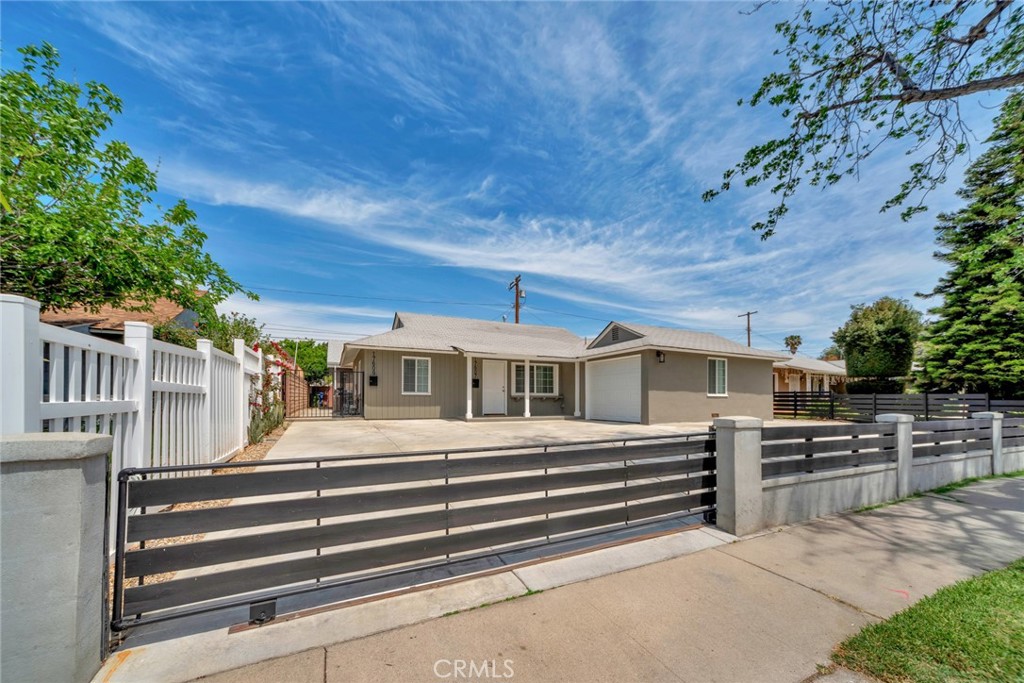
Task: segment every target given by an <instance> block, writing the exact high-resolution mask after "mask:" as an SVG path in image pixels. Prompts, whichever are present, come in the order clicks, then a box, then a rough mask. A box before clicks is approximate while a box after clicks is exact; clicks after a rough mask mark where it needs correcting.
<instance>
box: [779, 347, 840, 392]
mask: <svg viewBox="0 0 1024 683" xmlns="http://www.w3.org/2000/svg"><path fill="white" fill-rule="evenodd" d="M772 372H773V375H774V387H775V391H815V392H822V393H823V392H827V391H837V390H838V391H842V387H843V386H844V385H845V384H846V361H843V360H839V361H828V360H819V359H817V358H811V357H810V356H802V355H800V354H793V356H792V357H789V358H786V360H781V361H778V362H777V363H775V365H774V368H773V371H772Z"/></svg>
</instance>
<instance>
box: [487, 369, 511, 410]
mask: <svg viewBox="0 0 1024 683" xmlns="http://www.w3.org/2000/svg"><path fill="white" fill-rule="evenodd" d="M506 377H508V372H507V371H506V364H505V361H503V360H485V361H484V376H483V386H482V387H481V391H483V413H484V415H508V402H507V401H506V400H505V378H506Z"/></svg>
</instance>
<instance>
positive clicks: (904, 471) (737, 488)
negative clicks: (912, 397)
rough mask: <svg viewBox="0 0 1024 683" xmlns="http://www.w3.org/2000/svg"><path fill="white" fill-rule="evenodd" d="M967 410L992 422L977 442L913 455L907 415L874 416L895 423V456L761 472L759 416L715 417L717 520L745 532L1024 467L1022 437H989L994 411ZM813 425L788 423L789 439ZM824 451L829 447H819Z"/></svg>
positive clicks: (810, 432) (811, 431)
mask: <svg viewBox="0 0 1024 683" xmlns="http://www.w3.org/2000/svg"><path fill="white" fill-rule="evenodd" d="M974 417H975V418H977V419H982V420H992V422H991V424H992V427H993V429H992V434H993V438H992V439H991V440H990V441H982V442H980V443H981V444H982V445H981V446H980V447H978V448H975V449H974V450H970V449H969V450H967V452H963V453H944V454H941V455H920V454H919V455H917V456H915V454H914V445H913V442H912V432H911V430H912V428H913V427H912V425H913V422H912V420H913V418H912V417H911V416H909V415H885V416H879V418H878V420H879V422H886V423H889V422H891V423H896V424H894V425H893V426H892V429H893V430H895V432H896V435H895V439H896V440H895V444H896V447H895V449H894V450H890V451H888V453H890V454H893V455H892V456H890V457H893V456H894V457H895V459H896V461H895V462H878V461H877V460H878V458H875V462H874V463H871V462H870V460H868V459H866V461H865V462H866V464H863V465H859V466H850V465H847V466H844V467H841V468H835V469H824V470H822V471H817V472H810V473H804V472H800V473H797V474H791V475H787V476H767V477H763V476H762V463H763V462H768V461H765V460H763V459H762V449H763V448H764V447H765V444H764V443H763V442H762V440H761V434H762V426H763V423H762V421H761V420H758V419H756V418H752V417H729V418H720V419H717V420H715V427H716V430H717V442H718V453H717V457H718V510H717V515H718V526H719V527H720V528H722V529H724V530H726V531H729V532H730V533H734V534H737V535H745V534H750V533H754V532H757V531H760V530H762V529H765V528H769V527H773V526H780V525H784V524H794V523H799V522H803V521H806V520H809V519H814V518H816V517H821V516H824V515H831V514H835V513H839V512H845V511H848V510H857V509H860V508H863V507H869V506H872V505H879V504H882V503H887V502H891V501H895V500H898V499H900V498H904V497H906V496H910V495H913V494H915V493H920V492H923V491H930V490H932V489H935V488H938V487H941V486H945V485H946V484H951V483H954V482H958V481H962V480H964V479H971V478H975V477H986V476H990V475H992V474H1005V473H1010V472H1020V471H1024V445H1021V444H1019V443H1013V444H1012V445H1006V446H1004V445H1003V444H1002V437H1001V436H1000V437H999V438H996V437H995V434H996V433H999V434H1002V428H1001V423H1002V416H1001V415H999V414H997V413H976V414H975V416H974ZM993 418H994V419H993ZM925 424H927V423H925ZM996 425H1000V427H998V428H997V427H996ZM816 429H821V428H817V427H814V426H808V427H806V428H802V427H798V428H795V429H793V430H791V431H794V432H796V431H800V434H799V435H797V436H794V437H793V439H792V440H793V441H800V438H799V437H800V436H803V437H806V438H807V440H808V441H810V440H812V439H814V438H817V437H815V430H816ZM832 429H835V428H832ZM1018 429H1019V428H1018ZM804 432H806V434H804ZM890 433H891V432H890ZM1018 440H1019V439H1015V440H1014V441H1018ZM824 443H825V444H828V443H829V442H828V441H825V442H824ZM890 447H891V446H890ZM825 450H826V451H828V450H832V451H836V450H838V449H835V448H832V449H827V448H826V449H825ZM872 450H873V449H872ZM857 452H858V451H853V453H857ZM826 455H835V454H829V453H827V452H826ZM866 455H869V456H870V455H875V456H877V455H879V453H878V452H877V451H876V452H874V453H866ZM844 457H850V456H844ZM853 457H857V456H853ZM808 462H813V461H808ZM901 480H902V482H901Z"/></svg>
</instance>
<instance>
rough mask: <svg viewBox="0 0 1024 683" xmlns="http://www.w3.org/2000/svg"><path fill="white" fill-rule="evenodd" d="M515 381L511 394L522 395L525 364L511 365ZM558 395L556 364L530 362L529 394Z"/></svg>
mask: <svg viewBox="0 0 1024 683" xmlns="http://www.w3.org/2000/svg"><path fill="white" fill-rule="evenodd" d="M512 372H513V373H514V377H515V383H514V384H513V388H512V394H513V395H515V396H522V395H523V393H524V392H525V391H526V365H524V364H523V363H514V364H513V365H512ZM557 395H558V366H557V365H551V364H546V363H530V396H557Z"/></svg>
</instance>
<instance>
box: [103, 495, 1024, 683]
mask: <svg viewBox="0 0 1024 683" xmlns="http://www.w3.org/2000/svg"><path fill="white" fill-rule="evenodd" d="M695 534H698V535H701V538H703V539H704V540H700V539H699V538H698V536H695ZM724 539H725V535H722V534H719V533H718V532H716V531H715V530H707V529H702V530H696V531H689V532H684V533H682V534H676V535H674V536H668V537H662V538H659V539H653V540H650V541H642V542H638V543H634V544H630V545H628V546H622V547H621V548H616V549H609V550H607V551H598V552H596V553H591V554H590V555H582V556H577V557H574V558H568V559H563V560H556V561H553V562H549V563H544V564H537V565H533V566H531V567H527V568H524V569H518V570H515V571H507V572H504V573H500V574H496V575H492V576H489V577H485V578H480V579H475V580H469V581H464V582H461V583H455V584H451V585H449V586H444V587H442V588H436V589H431V590H427V591H421V592H418V593H411V594H407V595H402V596H399V597H396V598H388V599H386V600H381V601H377V602H371V603H365V604H362V605H358V606H355V607H346V608H343V609H338V610H333V611H331V612H326V613H321V614H316V615H313V616H308V617H303V618H300V619H295V620H292V621H285V622H282V623H278V624H272V625H268V626H264V627H262V628H259V629H251V630H246V631H241V632H238V633H235V634H232V635H226V633H219V632H210V633H207V634H203V636H202V640H199V639H198V638H199V636H192V637H190V638H188V639H182V641H183V642H181V643H179V644H178V646H177V647H178V651H177V658H176V660H175V657H174V652H173V648H174V647H175V646H174V644H173V643H169V642H164V643H159V644H154V645H151V646H146V647H142V648H136V650H134V651H132V654H131V655H129V656H127V657H124V661H123V662H122V664H123V665H122V666H119V667H111V666H109V665H108V667H106V668H105V669H104V671H101V672H100V674H99V675H98V676H97V679H96V680H97V681H106V680H110V681H118V680H133V681H139V680H167V677H166V671H164V672H161V671H160V668H161V667H160V662H161V661H165V662H166V661H176V662H177V667H176V676H175V679H176V680H187V679H186V678H181V676H182V675H183V674H184V673H185V671H183V668H185V669H186V670H187V671H191V672H192V673H193V677H194V676H198V675H201V674H202V673H205V672H204V671H201V670H199V669H198V668H197V667H200V663H201V662H203V661H209V660H211V659H214V660H216V659H217V658H218V657H219V658H221V661H223V662H224V663H225V664H227V663H228V662H231V661H238V657H239V656H240V655H241V654H243V653H245V652H246V651H248V654H249V655H250V656H258V655H259V654H261V653H262V655H263V656H264V657H266V656H272V655H273V654H275V653H277V654H280V653H281V652H282V649H281V648H282V647H284V646H285V645H284V642H285V641H288V642H290V643H291V648H292V649H291V651H292V652H299V650H300V649H301V647H300V646H301V644H302V643H304V642H305V643H308V644H309V645H310V646H313V645H323V646H322V647H315V648H313V649H309V650H306V651H305V652H299V654H294V655H290V656H287V657H282V658H279V659H275V660H271V661H264V662H261V663H259V664H255V665H252V666H246V667H242V668H237V669H235V670H232V671H227V672H225V673H220V674H215V675H212V676H209V677H207V678H204V679H202V680H204V681H208V682H210V683H231V682H235V681H239V682H241V681H253V682H257V683H259V682H263V681H266V682H267V683H270V682H272V681H273V682H277V681H296V682H300V681H317V682H320V681H328V682H337V683H341V682H345V683H347V682H349V681H438V680H460V679H461V680H467V679H468V678H469V674H470V673H474V671H475V675H474V676H473V677H472V679H473V680H487V679H500V678H505V679H509V678H510V679H511V680H512V681H530V682H533V681H583V680H586V681H629V680H659V681H660V680H666V681H801V680H804V679H807V678H808V677H813V676H814V675H815V674H816V671H817V669H816V665H819V664H828V663H829V661H830V659H829V654H830V652H831V649H832V648H833V647H834V645H835V644H837V643H838V642H839V641H841V640H842V639H843V638H845V637H846V636H848V635H850V634H853V633H855V632H857V631H858V630H860V628H861V627H863V626H864V625H865V624H868V623H871V622H873V621H877V620H880V619H884V618H886V617H888V616H890V615H891V614H893V613H895V612H897V611H899V610H901V609H903V608H905V607H906V606H908V605H910V604H912V603H913V602H915V601H917V600H918V599H920V598H922V597H924V596H926V595H929V594H931V593H932V592H934V591H935V590H936V589H938V588H940V587H941V586H944V585H947V584H950V583H953V582H955V581H957V580H960V579H963V578H967V577H969V576H973V575H976V574H979V573H982V572H984V571H987V570H990V569H995V568H998V567H1002V566H1004V565H1006V564H1008V563H1009V562H1011V561H1012V560H1014V559H1016V558H1017V557H1019V556H1021V555H1022V554H1024V479H997V480H991V481H986V482H981V483H978V484H975V485H973V486H971V487H968V488H965V489H961V490H959V491H955V492H953V493H951V494H947V495H946V496H942V497H939V496H933V495H929V496H926V497H924V498H920V499H915V500H912V501H909V502H905V503H901V504H898V505H892V506H889V507H884V508H880V509H877V510H874V511H871V512H866V513H860V514H846V515H841V516H834V517H829V518H823V519H820V520H816V521H814V522H811V523H807V524H804V525H799V526H794V527H788V528H784V529H781V530H773V531H771V532H768V533H764V534H761V535H759V536H756V537H752V538H747V539H744V540H742V541H738V542H735V543H731V544H728V543H724V542H723V541H724ZM673 544H675V545H674V546H673ZM702 544H703V545H702ZM709 546H713V547H709ZM701 547H703V548H704V549H700V548H701ZM626 549H628V550H626ZM686 549H690V550H691V551H697V552H690V554H686V555H683V556H678V557H672V559H667V560H664V561H660V562H657V560H658V559H659V557H665V556H669V557H671V556H672V555H673V554H676V555H678V554H680V553H681V552H683V551H684V550H686ZM612 551H616V552H617V554H616V552H612ZM624 552H625V553H626V554H625V555H624V554H623V553H624ZM659 553H661V555H660V556H659ZM643 554H646V555H647V557H646V558H642V557H637V556H638V555H643ZM640 559H647V560H648V561H653V562H656V563H655V564H648V565H646V566H642V567H637V568H635V569H629V570H627V571H621V572H619V573H615V574H610V575H606V576H599V577H598V578H592V579H589V580H583V581H580V582H578V583H572V584H571V585H562V586H561V587H558V588H554V589H551V587H552V586H558V585H560V584H564V583H566V582H567V581H571V580H579V579H580V578H584V577H585V576H587V575H588V572H589V576H597V575H598V574H600V573H606V572H608V571H615V569H616V568H617V567H615V566H609V562H612V563H619V564H618V566H619V567H627V566H630V565H631V564H633V565H635V564H636V563H637V562H638V561H639V560H640ZM549 589H550V590H549ZM534 590H544V592H543V593H539V594H537V593H534V594H529V595H526V593H528V592H529V591H534ZM516 595H519V596H522V597H518V598H516V599H513V600H509V601H504V602H500V604H493V605H491V606H488V607H485V608H481V609H473V610H469V611H463V612H461V613H458V614H453V615H450V616H444V617H442V618H436V619H430V620H429V621H422V622H421V623H417V624H414V625H410V626H404V627H401V628H394V629H393V630H389V631H385V632H381V633H377V634H376V635H369V636H367V637H362V638H359V637H358V636H359V634H360V633H372V632H373V630H381V629H384V628H389V624H391V625H395V624H398V623H402V619H406V621H405V623H410V622H409V621H408V619H409V615H410V614H422V615H423V616H422V617H420V618H421V619H426V618H429V617H432V616H439V615H441V614H445V613H447V612H449V611H454V609H459V607H458V606H461V608H462V609H465V608H468V607H471V606H472V605H476V604H481V603H486V602H495V601H502V600H504V599H505V598H506V597H509V596H516ZM453 605H455V606H457V607H455V608H453ZM352 638H358V639H352ZM184 641H189V642H184ZM343 641H347V642H343ZM331 643H335V644H331ZM147 650H149V652H147ZM115 657H116V655H115ZM249 661H258V657H257V658H256V659H250V660H249ZM228 666H230V665H229V664H228V665H227V666H224V667H222V668H228ZM460 667H461V668H460ZM471 667H472V668H471ZM460 672H461V675H460ZM509 674H512V675H511V676H510V675H509Z"/></svg>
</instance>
